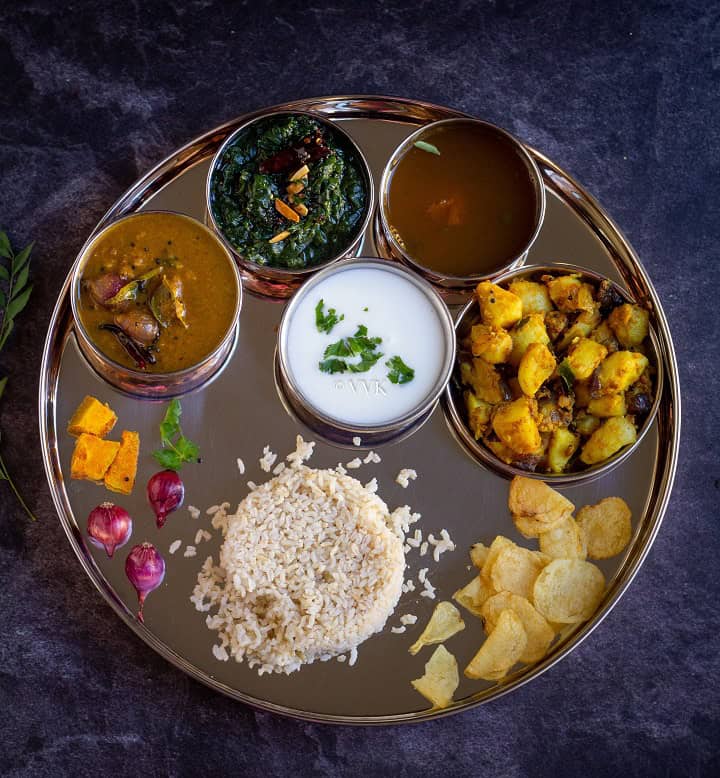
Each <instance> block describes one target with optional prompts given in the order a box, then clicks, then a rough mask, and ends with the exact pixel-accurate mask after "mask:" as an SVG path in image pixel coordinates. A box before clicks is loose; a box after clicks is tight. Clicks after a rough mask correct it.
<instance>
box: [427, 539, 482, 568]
mask: <svg viewBox="0 0 720 778" xmlns="http://www.w3.org/2000/svg"><path fill="white" fill-rule="evenodd" d="M427 550H428V542H427V540H424V541H423V542H422V543H421V544H420V556H425V554H427ZM469 569H470V568H469V567H468V570H469Z"/></svg>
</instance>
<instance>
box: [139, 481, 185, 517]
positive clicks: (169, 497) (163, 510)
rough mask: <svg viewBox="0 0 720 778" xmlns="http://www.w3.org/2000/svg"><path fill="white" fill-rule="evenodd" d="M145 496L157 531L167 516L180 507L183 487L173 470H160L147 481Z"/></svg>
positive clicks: (183, 491) (183, 492)
mask: <svg viewBox="0 0 720 778" xmlns="http://www.w3.org/2000/svg"><path fill="white" fill-rule="evenodd" d="M147 496H148V500H149V501H150V506H151V507H152V509H153V511H155V521H156V524H157V526H158V529H159V528H160V527H162V526H163V524H165V519H166V518H167V516H168V514H169V513H172V512H173V511H174V510H177V509H178V508H179V507H180V506H181V505H182V502H183V499H184V498H185V487H184V486H183V482H182V481H181V480H180V476H179V475H178V474H177V473H176V472H175V471H174V470H161V471H160V472H159V473H155V475H154V476H153V477H152V478H151V479H150V480H149V481H148V485H147Z"/></svg>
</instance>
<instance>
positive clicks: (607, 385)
mask: <svg viewBox="0 0 720 778" xmlns="http://www.w3.org/2000/svg"><path fill="white" fill-rule="evenodd" d="M648 364H649V363H648V358H647V357H646V356H644V355H643V354H638V353H637V352H636V351H616V352H615V353H614V354H610V356H609V357H606V358H605V359H604V360H603V361H602V362H601V363H600V367H598V371H597V386H598V390H597V392H595V394H596V395H597V396H602V395H605V394H617V393H618V392H624V391H625V390H626V389H627V388H628V387H629V386H631V385H632V384H634V383H635V381H637V380H638V378H640V376H641V375H642V374H643V371H644V370H645V368H646V367H647V366H648ZM593 388H594V387H593Z"/></svg>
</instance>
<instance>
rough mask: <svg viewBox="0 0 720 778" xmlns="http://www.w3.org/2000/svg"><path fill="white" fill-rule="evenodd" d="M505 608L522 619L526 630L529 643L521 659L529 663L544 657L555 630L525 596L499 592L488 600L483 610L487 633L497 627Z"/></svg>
mask: <svg viewBox="0 0 720 778" xmlns="http://www.w3.org/2000/svg"><path fill="white" fill-rule="evenodd" d="M504 610H511V611H513V612H514V613H515V614H516V615H517V616H518V617H519V618H520V621H522V625H523V629H524V630H525V635H526V637H527V645H526V646H525V650H524V651H523V653H522V654H521V655H520V661H521V662H526V663H528V664H529V663H531V662H537V661H538V660H539V659H542V658H543V657H544V656H545V654H546V653H547V650H548V648H549V647H550V643H552V641H553V638H554V637H555V631H554V630H553V628H552V627H551V626H550V625H549V624H548V623H547V621H546V620H545V617H544V616H542V615H541V614H540V613H538V612H537V611H536V610H535V608H533V606H532V604H531V603H530V602H529V601H528V600H526V599H525V597H520V596H518V595H517V594H511V593H510V592H499V593H498V594H495V595H493V596H492V597H490V598H489V599H488V600H486V601H485V603H484V604H483V606H482V609H481V611H482V617H483V621H484V622H485V631H486V632H487V634H488V635H489V634H490V633H491V632H492V631H493V630H494V629H495V627H496V626H497V621H498V618H499V616H500V614H501V613H502V612H503V611H504Z"/></svg>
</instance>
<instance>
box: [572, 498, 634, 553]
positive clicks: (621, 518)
mask: <svg viewBox="0 0 720 778" xmlns="http://www.w3.org/2000/svg"><path fill="white" fill-rule="evenodd" d="M631 519H632V513H631V512H630V508H629V507H628V504H627V503H626V502H625V500H623V499H622V498H621V497H606V498H605V499H604V500H600V502H599V503H598V504H597V505H586V506H584V507H582V508H580V510H579V511H578V516H577V523H578V525H579V526H580V528H581V529H582V531H583V534H584V535H585V537H586V539H587V553H588V556H589V557H590V558H591V559H609V558H610V557H612V556H615V555H616V554H619V553H620V552H621V551H622V550H623V549H624V548H625V546H627V544H628V543H629V542H630V538H631V536H632V523H631Z"/></svg>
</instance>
